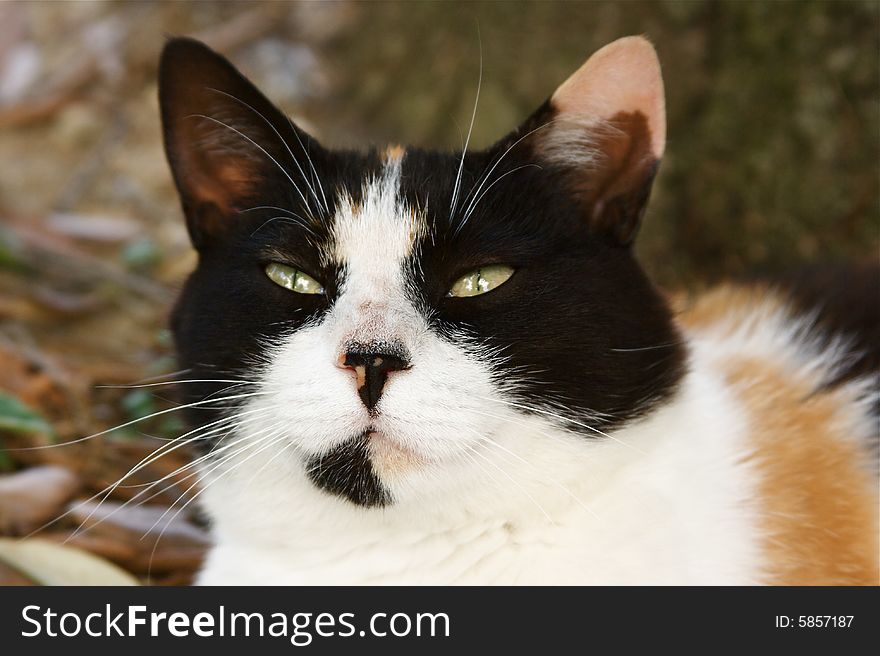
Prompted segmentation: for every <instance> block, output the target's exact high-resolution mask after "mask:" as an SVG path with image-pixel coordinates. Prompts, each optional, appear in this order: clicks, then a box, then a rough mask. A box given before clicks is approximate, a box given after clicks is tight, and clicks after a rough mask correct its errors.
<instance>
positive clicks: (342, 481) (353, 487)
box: [306, 433, 391, 508]
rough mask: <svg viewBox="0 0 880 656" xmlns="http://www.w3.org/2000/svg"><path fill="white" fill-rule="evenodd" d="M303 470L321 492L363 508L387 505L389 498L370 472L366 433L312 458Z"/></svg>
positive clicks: (380, 482)
mask: <svg viewBox="0 0 880 656" xmlns="http://www.w3.org/2000/svg"><path fill="white" fill-rule="evenodd" d="M306 467H307V469H308V474H309V478H311V479H312V482H313V483H314V484H315V485H317V486H318V487H319V488H321V489H322V490H324V491H325V492H330V493H331V494H336V495H338V496H341V497H344V498H346V499H348V500H349V501H351V502H352V503H355V504H357V505H359V506H364V507H367V508H371V507H382V506H385V505H387V504H389V503H390V502H391V496H390V495H389V494H388V492H387V491H386V490H385V488H384V487H383V486H382V481H380V480H379V477H378V476H376V472H375V471H373V464H372V463H371V462H370V454H369V452H368V450H367V435H366V433H365V434H363V435H359V436H358V437H355V438H352V439H350V440H348V441H347V442H343V443H342V444H340V445H339V446H337V447H335V448H334V449H332V450H331V451H329V452H328V453H325V454H323V455H320V456H313V457H312V458H310V459H309V461H308V463H307V464H306Z"/></svg>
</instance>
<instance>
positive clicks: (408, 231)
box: [323, 146, 428, 270]
mask: <svg viewBox="0 0 880 656" xmlns="http://www.w3.org/2000/svg"><path fill="white" fill-rule="evenodd" d="M404 155H405V150H404V149H403V148H402V147H401V146H389V147H388V148H386V149H385V150H384V151H383V152H382V155H381V164H380V165H379V166H378V167H376V168H373V169H372V170H370V171H368V172H367V173H366V174H365V176H364V177H363V178H362V179H361V180H360V181H358V182H357V183H356V184H357V185H358V187H357V188H356V190H352V189H351V188H350V187H342V188H340V190H339V191H338V192H337V194H338V195H337V199H336V204H335V212H334V214H333V216H332V217H331V222H330V225H329V232H330V237H331V238H330V241H329V243H328V246H327V248H326V249H325V252H324V253H323V257H324V259H325V260H326V261H327V263H328V264H335V265H344V266H346V267H349V268H352V267H357V268H365V269H368V270H370V269H376V266H375V263H376V262H386V263H394V262H401V261H403V260H405V259H406V258H408V257H409V256H410V255H411V254H412V252H413V249H414V247H415V244H416V242H417V241H418V240H419V239H421V238H422V237H424V236H425V234H426V232H427V230H428V225H427V221H426V216H425V211H424V208H423V207H420V203H419V200H418V199H413V198H409V199H407V198H405V197H404V194H403V193H402V190H401V182H402V179H403V159H404Z"/></svg>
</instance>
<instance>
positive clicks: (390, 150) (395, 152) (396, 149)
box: [385, 144, 405, 162]
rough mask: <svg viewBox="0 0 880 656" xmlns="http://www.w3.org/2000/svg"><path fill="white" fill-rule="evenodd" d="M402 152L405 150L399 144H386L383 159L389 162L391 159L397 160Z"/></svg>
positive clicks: (401, 155)
mask: <svg viewBox="0 0 880 656" xmlns="http://www.w3.org/2000/svg"><path fill="white" fill-rule="evenodd" d="M404 152H405V149H404V148H403V146H400V145H397V144H394V145H392V146H388V147H387V148H386V149H385V161H386V162H390V161H393V160H398V159H400V158H402V157H403V153H404Z"/></svg>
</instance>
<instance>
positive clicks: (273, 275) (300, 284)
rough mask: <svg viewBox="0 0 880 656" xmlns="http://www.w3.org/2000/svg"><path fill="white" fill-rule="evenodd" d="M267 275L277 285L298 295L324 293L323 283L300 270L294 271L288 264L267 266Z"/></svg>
mask: <svg viewBox="0 0 880 656" xmlns="http://www.w3.org/2000/svg"><path fill="white" fill-rule="evenodd" d="M266 275H267V276H269V280H271V281H272V282H274V283H275V284H276V285H281V286H282V287H284V289H289V290H290V291H292V292H296V293H297V294H323V293H324V288H323V287H322V286H321V283H319V282H318V281H317V280H315V279H314V278H312V277H311V276H309V275H306V274H305V273H303V272H302V271H300V270H299V269H294V268H293V267H291V266H287V265H286V264H280V263H278V262H270V263H269V264H267V265H266Z"/></svg>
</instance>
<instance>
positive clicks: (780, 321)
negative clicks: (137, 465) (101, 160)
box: [159, 37, 880, 585]
mask: <svg viewBox="0 0 880 656" xmlns="http://www.w3.org/2000/svg"><path fill="white" fill-rule="evenodd" d="M159 95H160V107H161V115H162V121H163V127H164V143H165V148H166V154H167V157H168V161H169V164H170V167H171V171H172V174H173V177H174V181H175V183H176V187H177V190H178V192H179V195H180V199H181V203H182V207H183V213H184V215H185V217H186V225H187V228H188V231H189V235H190V237H191V239H192V243H193V246H194V247H195V249H196V250H197V252H198V265H197V267H196V269H195V271H194V272H193V273H192V274H191V276H190V277H189V279H188V280H187V281H186V283H185V285H184V287H183V289H182V292H181V295H180V298H179V300H178V302H177V304H176V306H175V308H174V310H173V312H172V320H171V324H172V329H173V334H174V337H175V343H176V348H177V353H178V357H179V360H180V363H181V366H182V367H184V368H185V369H186V370H187V371H188V372H189V375H188V378H187V379H186V380H182V381H181V382H180V389H181V390H182V394H183V397H184V400H185V401H186V402H187V403H189V404H190V405H189V407H188V409H187V412H188V420H189V422H190V423H191V424H192V426H193V431H192V432H190V433H188V434H187V435H188V437H187V441H188V442H190V443H196V444H198V445H201V446H202V450H201V451H200V454H201V455H199V457H198V462H199V465H200V467H201V477H202V492H201V493H200V499H199V500H200V501H201V502H202V505H203V508H204V510H205V512H206V514H207V515H208V517H209V518H210V520H211V522H212V531H213V538H214V544H213V547H212V549H211V551H210V554H209V556H208V558H207V560H206V564H205V566H204V568H203V570H202V571H201V573H200V575H199V577H198V581H197V582H198V583H200V584H205V585H212V584H286V585H300V584H527V585H531V584H554V585H555V584H578V585H580V584H600V585H605V584H622V585H630V584H632V585H644V584H700V585H703V584H724V585H751V584H875V585H876V584H877V583H878V551H877V549H878V544H877V531H878V521H877V519H878V518H877V514H878V512H877V510H878V505H877V501H878V498H877V472H876V451H873V450H872V449H873V446H872V445H873V444H875V443H876V440H877V437H878V413H877V399H878V389H877V356H878V353H880V350H878V349H880V339H878V340H874V339H873V338H870V339H869V338H867V337H866V335H876V334H877V327H878V326H880V320H878V313H877V310H876V302H877V296H873V298H872V297H871V296H869V295H867V292H865V293H864V294H862V295H860V296H858V298H854V299H853V300H854V302H853V303H851V304H849V305H848V306H844V307H842V308H840V309H839V310H840V311H839V312H837V313H834V312H832V310H833V309H834V308H832V307H831V306H828V307H827V308H826V310H828V311H827V312H825V311H823V310H822V306H821V304H819V303H813V301H805V302H804V303H801V304H800V305H799V303H800V301H799V300H798V299H806V298H808V296H809V295H808V294H807V295H804V294H798V293H796V292H795V288H794V287H792V286H785V285H771V284H768V283H760V284H749V285H739V286H737V285H726V286H723V287H721V288H719V289H716V290H714V291H711V292H708V293H706V294H704V295H700V296H696V297H692V298H679V297H671V296H667V295H665V294H664V293H662V292H660V291H659V290H658V289H657V288H656V287H655V286H654V285H653V284H652V283H651V282H650V281H649V280H648V278H647V277H646V275H645V274H644V273H643V270H642V268H641V267H640V265H639V264H638V263H637V261H636V259H635V257H634V254H633V248H632V244H633V240H634V238H635V236H636V233H637V230H638V227H639V224H640V222H641V220H642V216H643V214H644V211H645V207H646V204H647V201H648V197H649V193H650V190H651V184H652V180H653V178H654V176H655V174H656V172H657V169H658V165H659V163H660V160H661V157H662V155H663V151H664V145H665V131H666V125H665V98H664V87H663V80H662V76H661V71H660V65H659V62H658V58H657V55H656V53H655V50H654V48H653V46H652V45H651V43H650V42H649V41H648V40H646V39H645V38H642V37H627V38H623V39H620V40H618V41H615V42H613V43H611V44H610V45H607V46H605V47H604V48H602V49H601V50H599V51H598V52H596V53H595V54H594V55H593V56H592V57H590V58H589V59H588V61H587V62H586V63H585V64H584V65H583V66H582V67H581V68H580V69H579V70H578V71H577V72H575V73H574V74H573V75H572V76H571V77H570V78H569V79H568V80H567V81H565V82H564V83H563V84H562V85H561V86H560V87H559V88H558V89H557V90H556V91H555V92H554V93H553V95H552V96H551V97H550V99H549V100H547V101H546V102H545V103H544V104H543V105H541V106H540V107H539V108H538V109H537V110H536V111H535V112H534V113H533V114H532V115H531V116H530V117H528V118H527V119H526V120H525V121H524V122H523V124H522V125H520V126H519V127H518V128H517V129H515V130H514V131H512V132H511V133H510V134H508V135H507V136H505V137H504V138H502V139H501V140H500V141H498V142H497V143H496V144H495V145H493V146H491V147H489V148H487V149H485V150H482V151H473V152H472V151H468V150H467V146H465V149H464V151H463V152H460V153H442V152H432V151H428V150H422V149H418V148H403V147H400V146H390V147H387V148H383V149H372V150H370V151H369V152H354V151H345V150H329V149H327V148H324V147H323V146H322V145H320V144H319V143H318V141H317V140H316V139H315V138H313V137H312V136H310V135H309V134H307V133H305V132H304V131H303V130H302V129H300V128H299V127H297V125H295V124H294V123H293V122H292V121H291V120H290V119H288V118H287V117H286V116H285V115H284V114H283V113H282V112H281V111H279V110H278V109H277V108H276V107H275V106H273V104H272V103H271V102H270V101H269V100H267V99H266V98H265V97H264V96H263V95H262V94H261V93H260V91H258V90H257V89H256V87H255V86H254V85H253V84H251V83H250V82H249V81H248V80H247V79H246V78H245V77H244V76H243V75H242V74H241V73H239V72H238V71H237V70H236V69H235V68H234V67H233V66H232V64H230V63H229V62H228V61H227V60H226V59H224V58H223V57H222V56H221V55H219V54H217V53H215V52H213V51H212V50H210V49H209V48H208V47H207V46H205V45H203V44H201V43H199V42H197V41H194V40H191V39H187V38H175V39H172V40H170V41H169V42H168V43H167V44H166V46H165V49H164V51H163V54H162V57H161V63H160V83H159ZM853 276H857V277H858V276H861V277H860V278H858V279H860V280H864V281H866V282H865V285H867V287H865V289H866V290H870V293H872V294H873V293H875V292H876V289H877V286H876V284H875V280H876V279H877V271H876V267H873V266H871V265H868V266H867V267H864V268H863V270H862V272H861V273H859V274H855V273H854V274H850V273H846V274H845V277H844V287H845V288H850V289H855V288H856V286H855V282H854V281H855V280H856V278H855V277H853ZM826 291H827V292H828V293H830V294H833V293H834V292H833V291H832V290H826ZM811 303H813V305H811ZM859 306H860V307H862V308H863V311H862V315H863V318H864V322H863V323H864V326H862V328H864V330H855V329H853V330H851V328H852V325H855V324H854V323H853V322H848V321H847V317H848V316H849V315H848V314H847V312H849V311H850V310H849V309H848V308H852V307H859ZM865 308H867V309H865ZM862 315H860V316H862ZM835 318H837V319H840V321H838V322H837V323H834V319H835ZM850 324H852V325H850ZM823 326H825V327H824V328H823Z"/></svg>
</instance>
